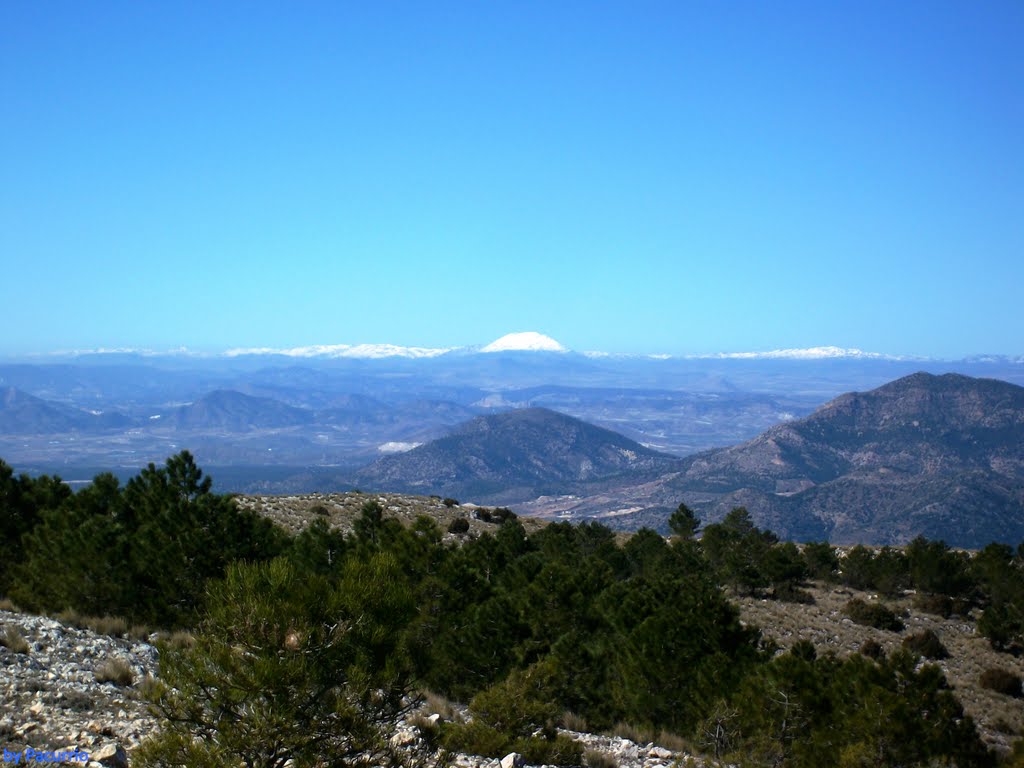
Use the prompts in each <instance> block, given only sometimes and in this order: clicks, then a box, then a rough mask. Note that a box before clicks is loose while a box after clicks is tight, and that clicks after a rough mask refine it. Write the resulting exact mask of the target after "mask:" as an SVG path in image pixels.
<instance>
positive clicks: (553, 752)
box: [509, 734, 583, 765]
mask: <svg viewBox="0 0 1024 768" xmlns="http://www.w3.org/2000/svg"><path fill="white" fill-rule="evenodd" d="M509 751H510V752H518V753H519V754H521V755H522V756H523V759H524V760H525V761H526V763H527V764H528V765H583V745H582V744H580V743H579V742H578V741H576V740H574V739H571V738H569V737H568V736H562V735H561V734H559V735H558V736H555V738H553V739H541V738H537V737H528V738H524V739H517V740H516V741H514V742H513V743H512V749H511V750H509Z"/></svg>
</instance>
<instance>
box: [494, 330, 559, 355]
mask: <svg viewBox="0 0 1024 768" xmlns="http://www.w3.org/2000/svg"><path fill="white" fill-rule="evenodd" d="M480 351H481V352H568V351H569V350H568V349H566V348H565V347H563V346H562V345H561V344H559V343H558V342H557V341H555V340H554V339H552V338H551V337H550V336H545V335H544V334H543V333H537V332H536V331H523V332H521V333H507V334H505V335H504V336H502V337H501V338H500V339H495V340H494V341H492V342H491V343H490V344H488V345H487V346H486V347H483V348H481V349H480Z"/></svg>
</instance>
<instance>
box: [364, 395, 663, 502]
mask: <svg viewBox="0 0 1024 768" xmlns="http://www.w3.org/2000/svg"><path fill="white" fill-rule="evenodd" d="M675 460H676V458H675V457H673V456H669V455H668V454H664V453H660V452H658V451H653V450H651V449H649V448H645V447H644V446H642V445H640V444H639V443H637V442H635V441H633V440H630V439H628V438H626V437H623V436H622V435H620V434H618V433H617V432H612V431H611V430H608V429H603V428H601V427H595V426H594V425H592V424H587V423H586V422H584V421H580V420H579V419H575V418H573V417H571V416H566V415H564V414H561V413H557V412H555V411H551V410H548V409H546V408H524V409H521V410H515V411H510V412H508V413H501V414H496V415H492V416H480V417H478V418H476V419H473V420H472V421H470V422H469V423H467V424H464V425H462V426H461V427H458V428H457V429H456V430H455V431H454V432H453V433H452V434H450V435H447V436H446V437H442V438H439V439H437V440H433V441H431V442H429V443H427V444H426V445H423V446H420V447H418V448H414V449H413V450H410V451H408V452H406V453H401V454H398V455H395V456H388V457H385V458H382V459H380V460H378V461H376V462H375V463H373V464H371V465H370V466H368V467H366V468H364V469H362V470H360V471H359V472H357V473H356V474H355V476H354V482H355V483H356V484H357V485H361V486H364V487H369V488H372V489H385V488H386V489H388V490H391V491H402V492H407V493H421V494H439V495H443V496H450V497H455V498H460V499H467V500H473V501H477V502H492V501H493V502H500V503H506V504H507V503H514V502H516V501H523V500H527V499H533V498H536V497H537V496H541V495H544V494H549V493H557V494H564V493H567V492H569V491H571V490H572V489H573V488H574V487H575V486H577V485H579V484H585V483H587V482H588V481H593V480H595V479H603V478H608V477H613V476H618V475H623V474H626V475H627V476H628V475H631V474H632V473H635V472H637V471H648V470H652V469H656V468H659V467H667V466H670V465H671V464H672V463H673V462H674V461H675Z"/></svg>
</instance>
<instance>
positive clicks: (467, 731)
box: [441, 720, 510, 757]
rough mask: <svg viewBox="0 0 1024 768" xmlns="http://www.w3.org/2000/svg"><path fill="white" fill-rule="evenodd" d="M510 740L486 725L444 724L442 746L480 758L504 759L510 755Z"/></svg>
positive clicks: (480, 723) (470, 723)
mask: <svg viewBox="0 0 1024 768" xmlns="http://www.w3.org/2000/svg"><path fill="white" fill-rule="evenodd" d="M509 743H510V739H509V738H508V736H506V735H505V734H503V733H501V732H500V731H498V730H497V729H496V728H493V727H492V726H490V725H487V724H486V723H483V722H481V721H479V720H473V721H472V722H469V723H444V725H443V727H442V728H441V744H442V745H443V746H444V748H445V749H447V750H448V751H450V752H462V753H463V754H467V755H479V756H480V757H504V756H505V755H507V754H508V751H509V750H508V749H507V747H508V745H509Z"/></svg>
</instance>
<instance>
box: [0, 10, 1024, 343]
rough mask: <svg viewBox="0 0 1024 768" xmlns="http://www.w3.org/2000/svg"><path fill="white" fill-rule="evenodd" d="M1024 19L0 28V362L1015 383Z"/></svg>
mask: <svg viewBox="0 0 1024 768" xmlns="http://www.w3.org/2000/svg"><path fill="white" fill-rule="evenodd" d="M1022 40H1024V3H1022V2H1021V1H1020V0H1007V1H1005V2H999V1H998V0H993V1H992V2H984V3H976V2H969V1H968V0H963V2H941V1H939V0H928V1H927V2H909V1H906V2H904V1H902V0H901V2H892V0H858V1H857V2H852V1H851V2H822V0H814V1H813V2H807V3H796V2H785V1H783V0H778V1H776V0H773V1H772V2H739V1H737V2H719V1H717V0H716V1H715V2H706V3H704V2H679V0H673V1H672V2H665V3H654V2H634V1H630V2H600V1H599V0H587V1H586V2H579V3H576V2H560V1H559V0H543V2H518V1H517V2H471V1H470V0H465V1H464V2H453V3H446V2H441V1H439V0H430V2H408V3H404V2H358V3H356V2H352V3H343V2H339V1H336V0H334V1H332V2H323V3H318V2H301V3H285V2H280V3H274V4H271V3H263V2H244V3H242V2H239V3H231V2H214V3H207V2H160V3H156V2H154V3H149V2H147V3H139V2H124V3H110V2H89V3H83V2H44V3H40V2H6V3H2V4H0V142H2V152H3V155H2V157H3V161H2V165H0V179H2V184H0V267H2V271H0V321H2V322H3V326H4V328H5V329H6V334H5V337H4V339H3V341H2V342H0V352H4V353H21V352H32V351H47V350H55V349H67V348H87V347H98V346H105V347H116V346H144V347H150V348H157V349H163V348H168V347H177V346H181V345H185V346H188V347H191V348H195V349H200V350H217V349H224V348H227V347H234V346H278V347H281V346H298V345H305V344H332V343H380V342H391V343H395V344H403V345H417V346H455V345H467V344H476V343H486V342H488V341H491V340H492V339H494V338H496V337H498V336H500V335H502V334H504V333H507V332H509V331H522V330H536V331H540V332H543V333H546V334H548V335H550V336H553V337H554V338H556V339H558V340H559V341H560V342H562V343H563V344H565V345H566V346H568V347H571V348H573V349H579V350H605V351H613V352H628V351H633V352H668V353H701V352H713V351H739V350H764V349H773V348H779V347H809V346H818V345H826V344H828V345H838V346H844V347H859V348H862V349H865V350H869V351H877V352H886V353H892V354H921V355H931V356H961V355H964V354H968V353H977V352H1002V353H1011V354H1019V353H1022V352H1024V300H1022V294H1024V44H1022Z"/></svg>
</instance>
